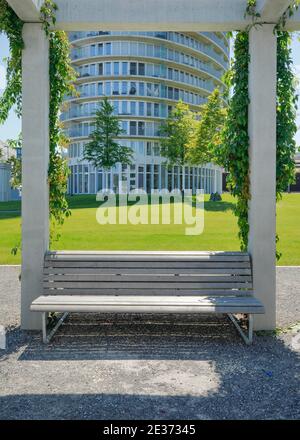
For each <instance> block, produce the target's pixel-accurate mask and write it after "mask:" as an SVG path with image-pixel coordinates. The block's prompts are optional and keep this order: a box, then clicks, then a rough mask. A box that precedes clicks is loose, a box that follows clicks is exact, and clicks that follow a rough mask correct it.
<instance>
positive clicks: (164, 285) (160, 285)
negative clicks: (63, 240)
mask: <svg viewBox="0 0 300 440" xmlns="http://www.w3.org/2000/svg"><path fill="white" fill-rule="evenodd" d="M151 284H152V283H151ZM151 284H150V283H149V282H144V283H143V282H138V281H136V282H126V288H127V289H153V287H154V286H155V288H156V289H170V284H171V283H170V282H163V281H160V282H157V283H153V284H152V285H151ZM250 286H252V283H243V282H236V283H235V282H233V281H228V282H225V281H222V282H219V283H218V282H216V281H214V282H211V281H210V282H195V283H193V282H189V283H180V285H178V288H180V289H183V288H187V289H201V288H202V289H207V288H212V289H218V288H220V289H228V288H232V289H234V288H244V287H250ZM44 287H45V288H69V289H70V288H77V289H96V290H101V289H102V290H103V289H113V288H119V289H122V288H124V287H125V285H124V281H120V282H118V281H116V280H114V281H110V282H101V284H100V283H98V282H96V281H95V282H89V281H86V282H82V281H70V282H68V281H61V282H51V283H50V282H44ZM174 289H176V283H174Z"/></svg>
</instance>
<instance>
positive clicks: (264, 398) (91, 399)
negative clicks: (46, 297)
mask: <svg viewBox="0 0 300 440" xmlns="http://www.w3.org/2000/svg"><path fill="white" fill-rule="evenodd" d="M19 271H20V269H19V268H18V267H4V266H3V267H1V266H0V280H1V282H0V324H1V325H5V326H6V327H7V330H8V349H7V350H6V351H3V350H2V351H0V419H102V420H107V419H145V418H148V419H156V420H162V419H169V420H170V419H204V420H205V419H299V418H300V395H299V390H300V381H299V351H300V334H299V333H296V331H297V328H295V329H294V330H293V331H289V332H287V333H284V334H282V335H281V336H278V337H275V336H266V335H264V336H258V335H257V336H256V337H255V342H254V344H253V345H252V346H250V347H247V346H245V345H244V344H243V343H242V342H241V340H240V338H239V337H238V336H237V335H236V332H235V331H234V329H233V328H232V325H231V324H230V323H229V321H228V320H227V319H226V318H223V317H209V316H202V317H201V318H197V319H196V318H195V316H187V317H186V318H185V319H184V320H183V319H182V317H181V318H180V319H179V318H178V319H177V317H176V316H159V317H158V316H150V315H149V316H118V317H115V316H101V315H89V316H82V315H76V314H74V315H72V316H71V318H70V319H69V320H68V321H67V322H66V324H65V325H64V326H63V327H62V328H61V329H60V331H59V333H58V334H57V336H56V337H55V338H54V339H53V342H52V343H51V344H49V345H48V346H44V345H43V344H42V343H41V337H40V336H41V335H40V333H39V332H22V331H20V330H19V328H18V325H19V317H18V315H19V302H20V301H19V296H20V293H19V281H18V274H19ZM277 275H278V280H277V285H278V325H279V326H282V327H287V326H290V325H292V324H295V323H296V322H300V298H299V292H300V268H278V273H277ZM297 294H298V295H297Z"/></svg>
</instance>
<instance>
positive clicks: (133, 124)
mask: <svg viewBox="0 0 300 440" xmlns="http://www.w3.org/2000/svg"><path fill="white" fill-rule="evenodd" d="M129 134H130V136H136V121H130V132H129Z"/></svg>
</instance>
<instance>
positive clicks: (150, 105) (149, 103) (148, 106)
mask: <svg viewBox="0 0 300 440" xmlns="http://www.w3.org/2000/svg"><path fill="white" fill-rule="evenodd" d="M151 108H152V104H151V102H147V116H151V114H152V112H151Z"/></svg>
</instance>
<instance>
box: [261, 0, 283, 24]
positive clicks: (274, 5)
mask: <svg viewBox="0 0 300 440" xmlns="http://www.w3.org/2000/svg"><path fill="white" fill-rule="evenodd" d="M290 4H291V0H260V2H259V3H258V8H257V10H258V12H259V13H260V14H261V18H262V20H264V21H266V22H268V23H276V22H277V21H278V20H279V18H280V17H281V16H282V15H283V14H284V12H285V11H286V10H287V9H288V7H289V6H290Z"/></svg>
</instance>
